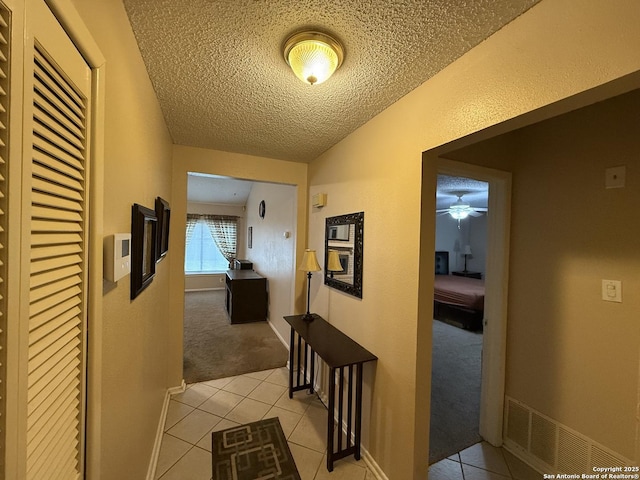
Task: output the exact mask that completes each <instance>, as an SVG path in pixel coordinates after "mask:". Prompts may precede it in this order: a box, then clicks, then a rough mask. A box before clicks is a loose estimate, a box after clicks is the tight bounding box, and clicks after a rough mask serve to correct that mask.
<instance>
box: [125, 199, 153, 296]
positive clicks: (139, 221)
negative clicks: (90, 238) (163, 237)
mask: <svg viewBox="0 0 640 480" xmlns="http://www.w3.org/2000/svg"><path fill="white" fill-rule="evenodd" d="M157 223H158V217H156V212H155V210H151V209H150V208H147V207H143V206H142V205H138V204H137V203H134V204H133V207H131V244H132V249H131V300H133V299H134V298H136V297H137V296H138V295H139V294H140V292H142V290H144V289H145V288H147V286H149V284H150V283H151V281H152V280H153V277H154V275H155V274H156V242H157V239H156V235H157Z"/></svg>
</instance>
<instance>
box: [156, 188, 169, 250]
mask: <svg viewBox="0 0 640 480" xmlns="http://www.w3.org/2000/svg"><path fill="white" fill-rule="evenodd" d="M156 217H157V218H158V227H157V230H158V235H157V237H158V241H157V246H156V261H157V262H159V261H160V260H162V259H163V258H164V257H165V255H166V254H167V252H168V251H169V221H170V219H171V208H169V202H167V201H166V200H164V199H162V198H160V197H158V198H156Z"/></svg>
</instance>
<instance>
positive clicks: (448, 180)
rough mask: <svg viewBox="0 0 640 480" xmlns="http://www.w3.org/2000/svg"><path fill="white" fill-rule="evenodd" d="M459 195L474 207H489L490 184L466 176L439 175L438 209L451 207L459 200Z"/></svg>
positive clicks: (437, 190)
mask: <svg viewBox="0 0 640 480" xmlns="http://www.w3.org/2000/svg"><path fill="white" fill-rule="evenodd" d="M458 195H461V196H462V200H464V201H465V202H467V203H469V205H471V206H472V207H482V208H486V207H488V199H489V184H488V183H487V182H481V181H480V180H474V179H472V178H465V177H451V176H449V175H438V184H437V188H436V210H440V209H445V208H449V207H450V206H451V205H452V204H453V203H455V202H456V201H457V200H458Z"/></svg>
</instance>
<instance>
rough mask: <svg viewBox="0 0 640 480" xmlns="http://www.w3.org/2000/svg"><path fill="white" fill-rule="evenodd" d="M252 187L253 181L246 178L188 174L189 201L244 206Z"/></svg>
mask: <svg viewBox="0 0 640 480" xmlns="http://www.w3.org/2000/svg"><path fill="white" fill-rule="evenodd" d="M252 188H253V182H249V181H246V180H236V179H234V178H229V177H221V176H218V175H207V174H204V173H192V172H191V173H189V175H188V176H187V200H188V201H189V202H198V203H210V204H218V205H222V204H223V205H241V206H244V205H246V204H247V198H249V194H250V193H251V189H252Z"/></svg>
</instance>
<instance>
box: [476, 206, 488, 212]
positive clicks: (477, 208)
mask: <svg viewBox="0 0 640 480" xmlns="http://www.w3.org/2000/svg"><path fill="white" fill-rule="evenodd" d="M472 208H473V209H474V210H475V211H476V212H488V211H489V209H488V208H487V207H472Z"/></svg>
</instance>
